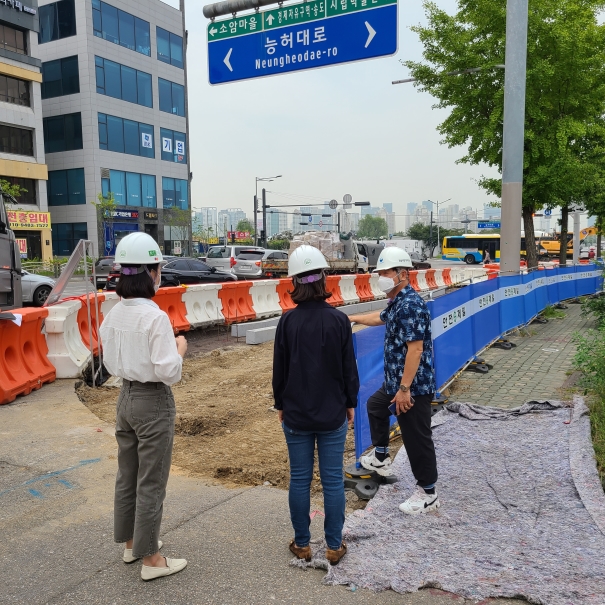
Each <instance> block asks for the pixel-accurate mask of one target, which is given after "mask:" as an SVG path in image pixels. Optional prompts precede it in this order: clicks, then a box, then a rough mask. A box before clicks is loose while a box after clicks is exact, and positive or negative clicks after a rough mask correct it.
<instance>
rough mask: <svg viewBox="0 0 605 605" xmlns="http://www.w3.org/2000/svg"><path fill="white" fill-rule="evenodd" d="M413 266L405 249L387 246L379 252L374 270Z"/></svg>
mask: <svg viewBox="0 0 605 605" xmlns="http://www.w3.org/2000/svg"><path fill="white" fill-rule="evenodd" d="M413 266H414V265H413V264H412V259H411V258H410V255H409V254H408V253H407V252H406V251H405V250H402V249H401V248H396V247H395V246H392V247H391V246H389V247H388V248H385V249H384V250H383V251H382V252H381V253H380V256H379V257H378V263H377V265H376V270H377V271H386V270H387V269H395V268H396V267H406V268H412V267H413Z"/></svg>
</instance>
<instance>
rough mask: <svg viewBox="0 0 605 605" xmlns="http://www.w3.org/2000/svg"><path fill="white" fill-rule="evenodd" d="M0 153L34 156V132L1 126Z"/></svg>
mask: <svg viewBox="0 0 605 605" xmlns="http://www.w3.org/2000/svg"><path fill="white" fill-rule="evenodd" d="M0 151H1V152H3V153H15V154H17V155H31V156H33V155H34V137H33V131H31V130H25V129H24V128H15V127H14V126H4V125H2V124H0Z"/></svg>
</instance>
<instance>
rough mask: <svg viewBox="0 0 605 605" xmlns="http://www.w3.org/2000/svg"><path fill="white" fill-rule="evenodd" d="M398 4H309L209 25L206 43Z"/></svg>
mask: <svg viewBox="0 0 605 605" xmlns="http://www.w3.org/2000/svg"><path fill="white" fill-rule="evenodd" d="M388 4H397V0H311V1H310V2H301V3H300V4H291V5H289V6H282V7H280V8H275V9H271V10H267V11H263V12H258V13H253V14H252V15H245V16H243V17H231V18H230V19H225V20H224V21H212V22H210V24H209V25H208V42H213V41H214V40H223V39H224V38H235V37H237V36H246V35H248V34H255V33H257V32H259V31H269V30H272V29H277V28H279V27H285V26H288V25H298V24H299V23H307V22H309V21H318V20H319V19H325V18H326V17H337V16H339V15H344V14H346V13H354V12H357V11H363V10H368V9H371V8H379V7H381V6H386V5H388Z"/></svg>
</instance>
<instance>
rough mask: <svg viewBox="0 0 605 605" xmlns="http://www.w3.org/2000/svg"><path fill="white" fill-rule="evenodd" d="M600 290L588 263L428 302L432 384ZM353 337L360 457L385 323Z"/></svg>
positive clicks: (599, 277)
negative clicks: (551, 310)
mask: <svg viewBox="0 0 605 605" xmlns="http://www.w3.org/2000/svg"><path fill="white" fill-rule="evenodd" d="M602 290H603V268H602V266H599V265H597V264H593V263H591V264H589V265H576V266H572V267H558V268H553V269H545V270H541V271H533V272H531V273H528V274H526V275H513V276H509V277H497V278H496V279H490V280H488V281H482V282H478V283H475V284H470V285H468V286H466V287H463V288H460V289H458V290H456V291H454V292H451V293H450V294H446V295H445V296H442V297H440V298H437V299H435V300H431V301H427V305H428V308H429V311H430V313H431V318H432V321H431V328H432V334H433V363H434V366H435V377H436V382H437V386H438V387H444V386H445V385H446V384H447V383H448V382H449V381H450V380H451V379H452V378H453V377H454V376H455V375H456V374H457V373H458V372H459V371H460V370H461V369H462V368H464V367H465V366H466V365H467V364H468V363H469V362H471V361H472V360H473V359H474V358H475V356H476V355H477V354H478V353H479V352H480V351H481V350H483V349H484V348H485V347H486V346H487V345H489V344H490V343H492V342H494V341H496V340H498V339H499V338H501V337H502V336H504V335H505V334H506V333H507V332H509V331H510V330H513V329H514V328H518V327H520V326H523V325H525V324H527V323H529V322H530V321H531V320H532V319H533V318H534V317H536V315H537V314H538V313H540V312H541V311H543V310H544V309H545V308H546V307H547V306H549V305H553V304H556V303H558V302H561V301H564V300H568V299H570V298H576V297H578V296H584V295H586V294H594V293H595V292H600V291H602ZM353 341H354V345H355V355H356V358H357V366H358V370H359V378H360V384H361V387H360V390H359V396H358V402H357V411H356V415H355V456H356V457H357V459H359V456H360V455H361V454H362V452H364V451H365V450H366V449H367V448H369V447H370V446H371V445H372V439H371V437H370V427H369V423H368V413H367V407H366V404H367V401H368V398H369V397H370V396H371V395H372V394H373V393H374V392H375V391H376V390H377V389H378V388H380V386H381V385H382V382H383V380H384V364H383V362H384V356H383V354H384V326H381V327H376V328H366V329H365V330H362V331H360V332H357V333H356V334H354V335H353ZM392 419H393V422H396V419H395V417H394V416H393V417H392Z"/></svg>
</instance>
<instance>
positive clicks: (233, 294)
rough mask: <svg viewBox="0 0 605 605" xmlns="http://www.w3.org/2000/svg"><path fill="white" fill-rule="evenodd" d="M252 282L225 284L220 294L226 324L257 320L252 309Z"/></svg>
mask: <svg viewBox="0 0 605 605" xmlns="http://www.w3.org/2000/svg"><path fill="white" fill-rule="evenodd" d="M251 286H252V282H249V281H238V282H227V283H223V284H222V287H221V289H220V291H219V293H218V296H219V298H220V299H221V302H222V303H223V315H224V317H225V323H226V324H232V323H237V322H240V321H249V320H251V319H256V313H255V312H254V309H253V308H252V297H251V296H250V287H251Z"/></svg>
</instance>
